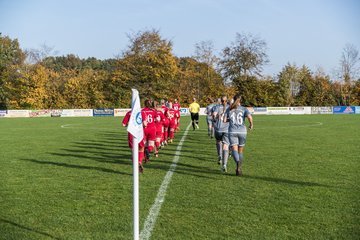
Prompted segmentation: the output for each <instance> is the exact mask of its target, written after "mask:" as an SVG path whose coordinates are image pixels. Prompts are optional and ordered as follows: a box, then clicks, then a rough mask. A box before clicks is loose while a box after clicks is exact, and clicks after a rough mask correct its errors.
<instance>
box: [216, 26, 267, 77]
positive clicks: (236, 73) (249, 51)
mask: <svg viewBox="0 0 360 240" xmlns="http://www.w3.org/2000/svg"><path fill="white" fill-rule="evenodd" d="M266 49H267V47H266V42H265V41H264V40H262V39H261V38H259V37H254V36H252V35H251V34H239V33H237V34H236V39H235V42H233V43H231V45H230V46H229V47H225V48H224V49H223V51H222V59H221V60H220V66H221V70H222V73H223V76H224V78H225V79H228V80H230V81H231V82H234V81H238V80H239V79H240V77H242V76H245V77H247V76H249V75H255V76H259V75H261V71H262V67H263V66H264V65H265V64H267V63H268V62H269V60H268V56H267V54H266Z"/></svg>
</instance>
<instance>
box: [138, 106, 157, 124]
mask: <svg viewBox="0 0 360 240" xmlns="http://www.w3.org/2000/svg"><path fill="white" fill-rule="evenodd" d="M141 112H142V113H145V114H146V121H147V126H146V127H149V128H150V127H155V118H156V111H155V110H154V109H152V108H143V109H142V110H141Z"/></svg>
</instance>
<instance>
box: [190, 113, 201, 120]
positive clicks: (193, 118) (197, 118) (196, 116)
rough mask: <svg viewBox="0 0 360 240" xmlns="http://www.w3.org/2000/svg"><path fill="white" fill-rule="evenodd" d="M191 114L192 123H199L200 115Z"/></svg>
mask: <svg viewBox="0 0 360 240" xmlns="http://www.w3.org/2000/svg"><path fill="white" fill-rule="evenodd" d="M190 114H191V121H194V120H195V121H199V113H190Z"/></svg>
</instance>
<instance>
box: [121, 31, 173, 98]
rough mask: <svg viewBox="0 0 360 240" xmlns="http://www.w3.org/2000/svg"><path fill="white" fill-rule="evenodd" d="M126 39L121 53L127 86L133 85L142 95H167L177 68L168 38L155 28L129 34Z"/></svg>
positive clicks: (171, 90) (171, 88) (171, 89)
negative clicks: (128, 76) (125, 47)
mask: <svg viewBox="0 0 360 240" xmlns="http://www.w3.org/2000/svg"><path fill="white" fill-rule="evenodd" d="M129 41H130V45H129V46H128V48H127V50H126V51H125V52H124V54H123V64H124V71H126V72H128V73H129V74H130V78H131V79H130V84H129V86H131V87H134V88H137V89H138V90H139V92H140V94H143V95H144V96H145V97H153V98H156V99H159V98H164V97H168V96H171V95H172V94H173V93H174V91H175V89H174V88H175V85H174V79H175V77H176V74H177V71H178V69H177V65H176V58H175V57H174V55H173V54H172V42H171V41H169V40H166V39H163V38H162V37H161V36H160V33H159V31H157V30H150V31H143V32H138V33H136V34H134V35H129Z"/></svg>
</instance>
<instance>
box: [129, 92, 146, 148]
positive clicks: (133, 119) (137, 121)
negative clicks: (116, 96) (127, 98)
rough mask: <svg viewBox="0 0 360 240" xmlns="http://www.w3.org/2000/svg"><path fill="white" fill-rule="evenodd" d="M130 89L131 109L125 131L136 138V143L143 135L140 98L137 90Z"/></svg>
mask: <svg viewBox="0 0 360 240" xmlns="http://www.w3.org/2000/svg"><path fill="white" fill-rule="evenodd" d="M131 90H132V100H131V109H132V111H131V115H130V121H129V125H128V127H127V131H128V132H129V133H131V135H133V136H134V138H136V143H139V142H140V141H141V140H142V139H143V137H144V132H143V126H142V122H143V119H142V117H141V107H140V98H139V92H138V90H136V89H131Z"/></svg>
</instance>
